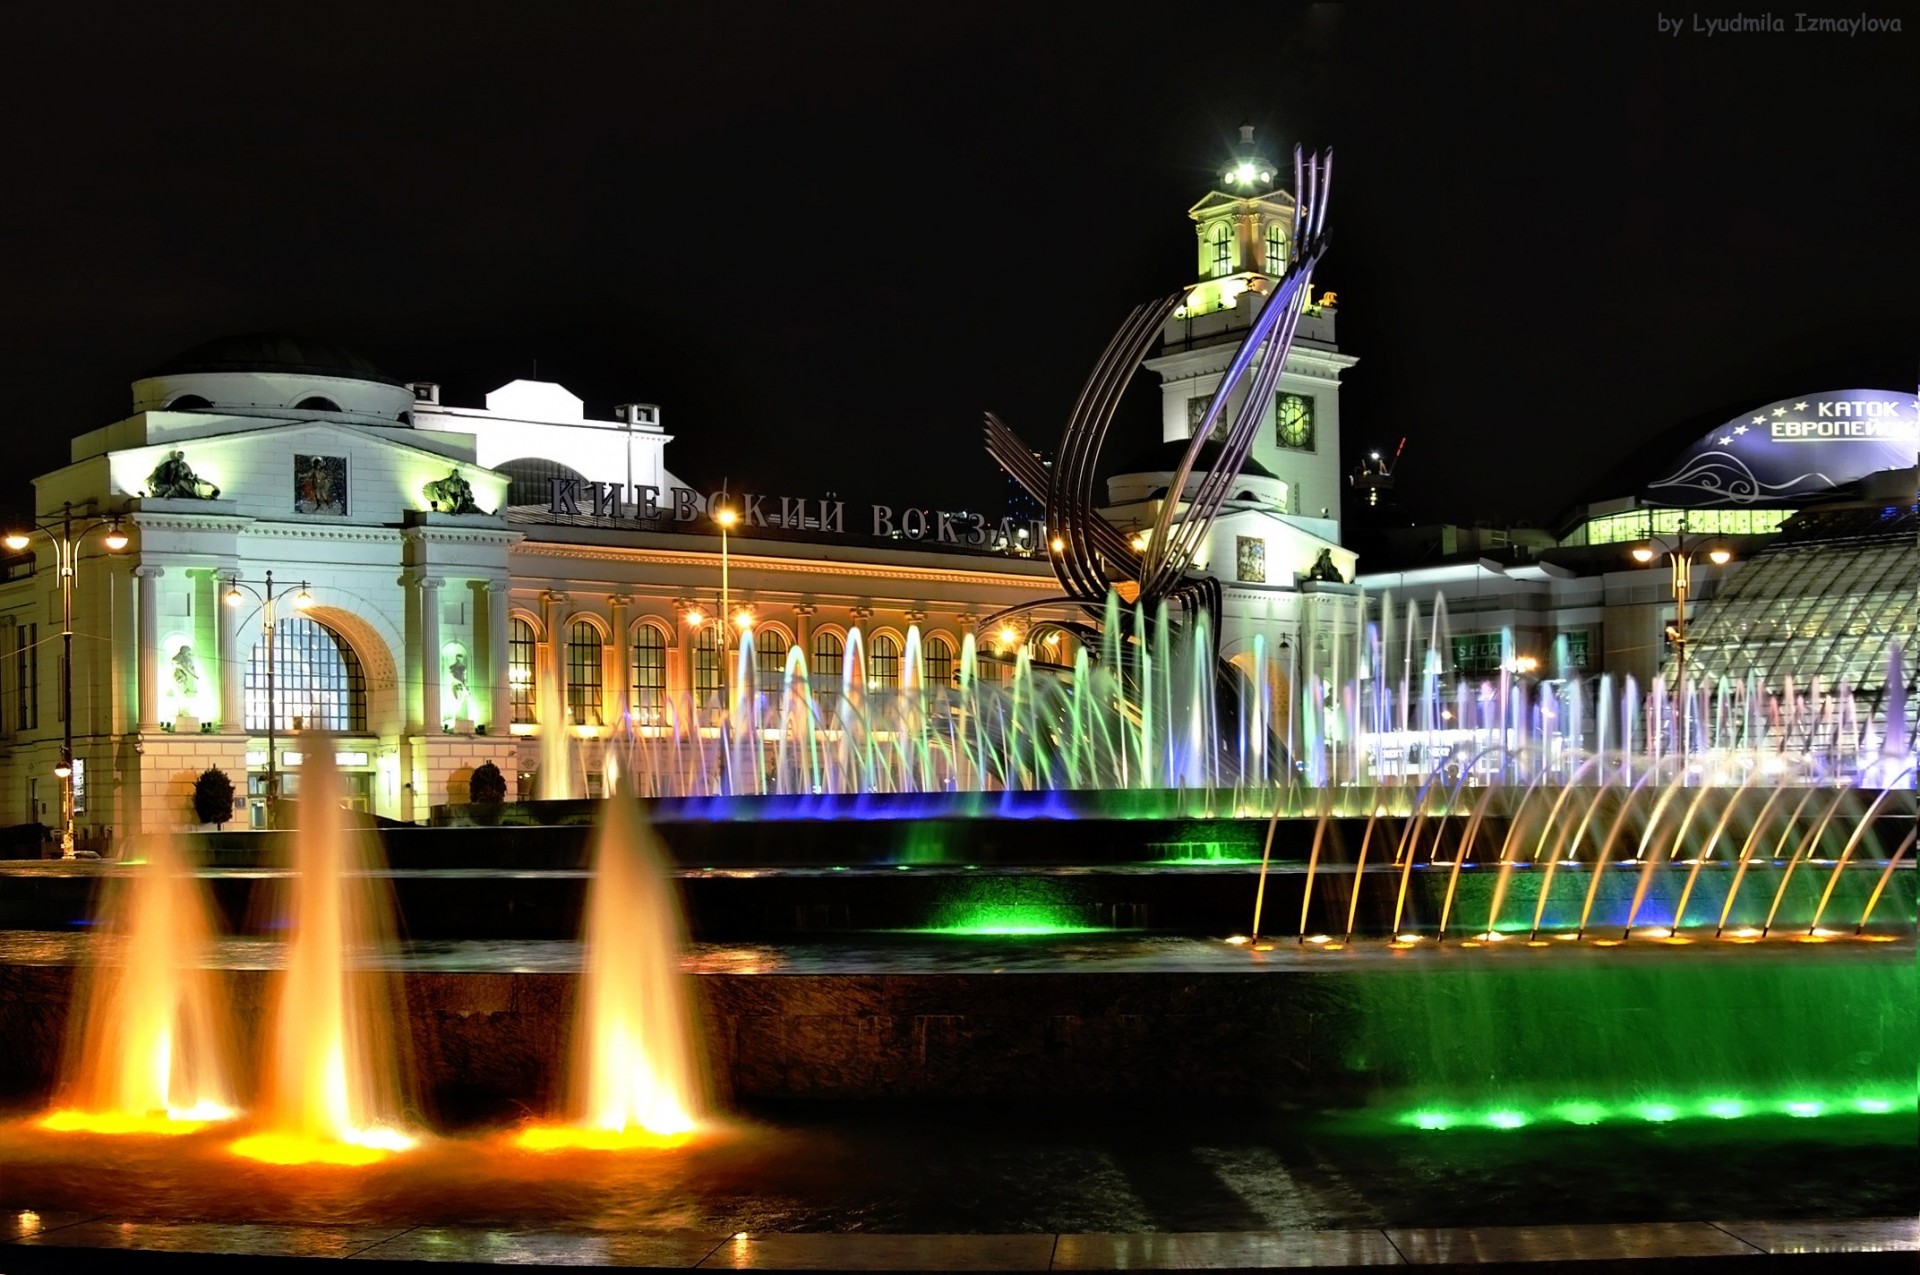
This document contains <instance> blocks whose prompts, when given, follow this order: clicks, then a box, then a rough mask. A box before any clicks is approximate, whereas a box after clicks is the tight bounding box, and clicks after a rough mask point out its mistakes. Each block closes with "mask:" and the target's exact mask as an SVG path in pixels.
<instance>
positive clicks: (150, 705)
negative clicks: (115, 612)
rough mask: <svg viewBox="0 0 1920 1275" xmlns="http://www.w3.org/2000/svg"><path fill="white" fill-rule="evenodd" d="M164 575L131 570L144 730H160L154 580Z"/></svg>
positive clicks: (161, 571)
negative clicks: (134, 596) (138, 626)
mask: <svg viewBox="0 0 1920 1275" xmlns="http://www.w3.org/2000/svg"><path fill="white" fill-rule="evenodd" d="M165 574H166V571H165V570H164V569H163V568H161V567H144V566H143V567H135V568H134V569H133V578H134V579H135V580H136V581H138V583H137V584H136V585H135V586H134V588H135V592H136V594H137V600H136V604H135V610H136V611H137V613H138V615H139V625H140V634H139V638H138V642H139V645H140V729H141V731H143V732H146V733H152V732H155V731H158V730H159V729H160V633H159V629H160V590H159V587H158V586H157V585H155V584H154V581H155V580H158V579H159V578H160V577H161V576H163V575H165Z"/></svg>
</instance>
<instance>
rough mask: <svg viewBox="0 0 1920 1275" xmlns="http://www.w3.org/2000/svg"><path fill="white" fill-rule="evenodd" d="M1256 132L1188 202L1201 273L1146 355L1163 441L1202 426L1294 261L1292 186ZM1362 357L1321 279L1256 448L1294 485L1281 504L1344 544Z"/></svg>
mask: <svg viewBox="0 0 1920 1275" xmlns="http://www.w3.org/2000/svg"><path fill="white" fill-rule="evenodd" d="M1253 132H1254V130H1253V126H1252V125H1251V124H1243V125H1241V127H1240V141H1239V143H1238V144H1237V145H1236V146H1235V147H1234V148H1233V150H1232V152H1231V153H1230V154H1229V155H1228V156H1227V158H1226V161H1225V163H1223V164H1222V166H1221V168H1220V170H1219V171H1220V177H1219V184H1218V185H1217V186H1216V187H1215V188H1214V189H1212V190H1210V191H1208V192H1207V194H1206V196H1205V197H1204V198H1202V199H1201V200H1200V202H1199V203H1197V204H1195V205H1194V206H1193V207H1191V208H1189V209H1188V210H1187V217H1188V218H1189V219H1190V220H1191V221H1192V222H1193V231H1194V239H1195V246H1196V257H1197V262H1196V265H1197V270H1196V274H1197V278H1196V281H1195V282H1194V283H1193V284H1192V285H1190V286H1189V288H1188V289H1187V299H1186V303H1185V304H1184V305H1183V306H1181V308H1180V309H1178V310H1176V311H1175V312H1174V316H1173V318H1172V319H1170V320H1169V321H1168V323H1167V328H1166V332H1165V333H1164V335H1163V338H1162V341H1161V347H1160V353H1159V355H1157V356H1156V357H1154V358H1151V359H1148V360H1147V362H1146V366H1147V367H1148V368H1150V369H1152V371H1153V372H1155V373H1156V374H1157V375H1158V376H1159V377H1160V394H1161V438H1162V440H1163V441H1165V442H1169V443H1171V442H1176V441H1181V440H1185V439H1190V438H1192V437H1193V431H1194V430H1195V429H1197V428H1198V427H1199V424H1200V422H1201V420H1202V419H1203V418H1204V417H1205V416H1206V412H1207V407H1208V404H1209V403H1210V402H1211V400H1212V397H1213V392H1214V390H1215V389H1216V388H1217V387H1218V386H1219V384H1220V377H1221V374H1222V373H1223V372H1225V371H1226V368H1227V363H1228V361H1229V360H1231V359H1232V357H1233V353H1234V350H1235V349H1236V347H1237V346H1238V345H1239V343H1240V340H1241V338H1242V337H1244V336H1245V335H1246V331H1247V328H1248V327H1249V326H1251V325H1252V323H1253V320H1254V319H1255V317H1256V316H1258V314H1259V313H1260V307H1261V306H1262V305H1263V304H1265V303H1266V300H1267V298H1268V297H1269V296H1271V295H1272V291H1273V287H1274V285H1275V284H1276V283H1278V282H1279V280H1280V278H1281V276H1282V275H1284V274H1285V273H1286V270H1287V267H1288V266H1289V265H1291V264H1292V263H1291V261H1290V259H1289V253H1290V251H1291V248H1292V243H1293V217H1294V207H1295V205H1294V196H1293V193H1292V192H1291V191H1289V190H1287V189H1286V187H1285V185H1284V184H1283V182H1282V171H1281V168H1280V165H1279V164H1277V163H1276V162H1274V159H1273V158H1272V157H1271V156H1269V155H1268V154H1266V153H1265V151H1264V149H1263V148H1262V147H1261V145H1260V143H1259V142H1257V141H1256V140H1255V139H1254V135H1253ZM1289 171H1290V170H1289ZM1355 362H1357V360H1356V359H1354V358H1353V357H1351V356H1350V355H1345V354H1342V353H1340V347H1339V345H1338V344H1337V343H1336V342H1335V340H1334V297H1333V294H1332V293H1331V292H1328V291H1326V290H1325V288H1324V287H1322V286H1320V284H1319V282H1318V281H1316V286H1315V288H1314V291H1313V295H1312V297H1311V299H1310V304H1309V305H1308V307H1307V310H1306V313H1305V314H1303V315H1302V316H1301V318H1300V326H1299V329H1298V331H1297V332H1296V334H1295V336H1294V342H1293V348H1292V350H1290V351H1289V352H1288V355H1287V365H1286V369H1285V370H1284V371H1283V372H1282V373H1281V376H1280V381H1279V385H1278V387H1277V389H1276V391H1275V394H1274V401H1273V402H1272V403H1269V404H1266V405H1265V406H1264V408H1263V411H1264V419H1263V420H1262V422H1261V425H1260V430H1259V433H1258V434H1257V435H1256V436H1255V438H1254V443H1253V450H1252V451H1251V452H1250V453H1249V454H1248V461H1249V468H1250V469H1251V468H1254V467H1256V466H1257V467H1259V468H1261V469H1264V470H1266V471H1268V472H1270V473H1271V474H1272V475H1274V476H1275V477H1278V478H1279V479H1281V480H1282V481H1283V482H1284V483H1285V484H1286V491H1285V496H1284V508H1282V509H1279V510H1277V511H1276V512H1278V513H1280V514H1282V515H1284V516H1285V517H1286V518H1287V519H1288V521H1290V522H1294V523H1296V524H1297V525H1299V526H1300V528H1301V529H1302V530H1305V531H1308V532H1310V533H1312V534H1313V535H1315V536H1318V537H1320V538H1322V539H1324V540H1329V541H1332V542H1334V543H1336V544H1337V543H1339V540H1340V497H1341V492H1342V490H1343V484H1342V480H1341V469H1340V374H1341V373H1342V372H1344V371H1346V369H1348V368H1350V367H1352V366H1353V365H1354V363H1355ZM1252 382H1253V377H1252V376H1248V377H1246V378H1244V379H1243V380H1242V382H1241V388H1240V389H1239V390H1238V391H1236V396H1235V398H1234V400H1233V401H1232V402H1230V403H1229V404H1228V405H1227V411H1226V412H1224V413H1222V415H1221V417H1220V421H1221V427H1223V428H1224V425H1225V422H1227V421H1228V420H1231V419H1232V416H1233V414H1234V413H1235V412H1237V411H1238V410H1239V409H1240V406H1241V404H1242V402H1243V401H1244V400H1243V399H1242V398H1241V397H1240V396H1242V395H1245V394H1246V393H1248V392H1249V387H1250V386H1251V385H1252Z"/></svg>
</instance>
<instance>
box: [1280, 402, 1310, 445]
mask: <svg viewBox="0 0 1920 1275" xmlns="http://www.w3.org/2000/svg"><path fill="white" fill-rule="evenodd" d="M1274 420H1275V423H1276V432H1277V433H1278V435H1279V439H1280V445H1281V446H1282V447H1292V448H1294V449H1296V450H1302V451H1311V450H1312V449H1313V400H1312V399H1310V398H1308V397H1306V396H1305V395H1303V394H1282V395H1280V396H1279V397H1278V398H1277V399H1275V400H1274Z"/></svg>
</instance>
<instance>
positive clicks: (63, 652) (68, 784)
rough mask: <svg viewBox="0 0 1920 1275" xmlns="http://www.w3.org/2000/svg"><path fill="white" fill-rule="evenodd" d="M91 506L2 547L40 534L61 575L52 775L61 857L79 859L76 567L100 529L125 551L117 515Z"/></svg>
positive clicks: (23, 544)
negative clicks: (57, 732)
mask: <svg viewBox="0 0 1920 1275" xmlns="http://www.w3.org/2000/svg"><path fill="white" fill-rule="evenodd" d="M92 508H93V502H92V501H87V502H84V503H83V505H82V506H81V515H82V517H81V520H80V522H79V524H78V525H77V526H76V525H75V522H74V507H73V503H72V502H71V501H68V502H65V503H63V504H62V505H61V506H60V513H59V516H58V517H48V518H42V519H38V520H36V521H35V522H34V524H33V526H32V528H31V529H30V530H26V531H10V532H8V533H7V535H6V537H5V539H4V541H0V543H4V544H5V545H6V546H7V548H9V549H11V550H13V551H15V552H16V553H17V552H19V551H21V550H23V549H25V548H27V547H28V546H29V545H31V544H32V543H33V538H34V536H36V535H42V536H45V537H46V538H47V540H48V541H49V542H50V543H51V544H52V545H53V555H54V562H55V564H56V565H57V566H58V567H59V570H60V728H61V736H60V762H59V764H58V765H56V766H55V767H54V768H53V773H54V775H55V777H56V778H58V779H59V780H60V857H61V858H62V859H73V858H77V857H78V855H77V853H76V852H75V850H74V843H73V816H74V760H73V586H74V580H75V568H76V567H77V566H78V565H79V561H80V545H81V542H82V541H84V540H85V539H86V538H87V537H88V536H89V535H91V534H93V533H94V532H96V531H99V530H100V529H102V528H105V529H106V533H107V534H106V535H105V536H104V537H102V543H103V544H105V545H106V547H107V550H108V552H110V553H118V552H120V551H121V550H122V549H124V548H126V547H127V533H126V532H124V531H122V530H121V529H120V518H119V516H118V515H117V514H116V515H109V516H106V517H94V516H93V514H92Z"/></svg>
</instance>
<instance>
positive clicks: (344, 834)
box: [233, 738, 413, 1164]
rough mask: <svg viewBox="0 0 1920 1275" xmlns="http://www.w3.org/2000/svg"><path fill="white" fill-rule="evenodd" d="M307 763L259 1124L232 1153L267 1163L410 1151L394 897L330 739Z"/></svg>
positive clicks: (318, 743) (319, 741)
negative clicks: (345, 800) (344, 791)
mask: <svg viewBox="0 0 1920 1275" xmlns="http://www.w3.org/2000/svg"><path fill="white" fill-rule="evenodd" d="M312 743H313V744H314V745H315V746H314V747H310V748H308V749H307V750H306V751H305V759H304V764H303V765H302V766H301V769H300V790H299V798H300V800H299V816H298V817H299V827H298V831H297V832H295V833H294V834H293V836H292V869H293V872H292V875H291V876H290V877H289V878H288V880H287V890H288V896H289V897H288V898H287V900H286V911H285V914H284V925H285V927H286V930H287V945H286V966H285V968H284V969H283V970H281V971H279V972H278V974H277V976H276V977H275V979H274V981H273V984H272V989H271V992H270V999H269V1005H268V1007H267V1024H268V1026H267V1031H266V1037H265V1041H264V1043H263V1048H262V1060H261V1066H260V1093H259V1098H258V1100H257V1102H256V1105H255V1107H254V1110H253V1113H252V1124H253V1125H254V1127H255V1132H253V1133H251V1134H249V1135H248V1136H246V1137H244V1138H241V1139H240V1140H239V1141H238V1142H236V1143H234V1146H233V1149H234V1151H235V1152H236V1153H237V1154H240V1155H243V1156H247V1157H249V1158H252V1159H258V1160H266V1161H269V1162H272V1163H279V1164H289V1163H306V1162H316V1161H317V1162H326V1163H342V1164H365V1163H371V1162H372V1161H374V1160H377V1159H379V1158H380V1157H381V1156H383V1155H385V1154H387V1153H389V1152H393V1151H400V1150H405V1149H406V1148H407V1147H409V1146H411V1145H412V1143H413V1139H412V1138H411V1137H410V1136H409V1135H408V1134H407V1133H405V1132H404V1131H403V1130H404V1128H405V1126H406V1125H407V1123H408V1120H407V1115H406V1112H407V1102H406V1099H405V1094H406V1086H405V1082H404V1079H403V1077H404V1075H405V1071H404V1069H403V1053H404V1045H405V1038H404V1036H403V1035H402V1034H401V1032H400V1031H398V1030H397V1027H398V1025H399V1024H400V1023H402V1022H404V1021H405V1020H404V1018H403V1017H402V1016H401V1015H400V1013H399V1011H400V1009H401V1007H402V1005H403V1004H404V1002H403V1000H402V995H401V991H400V989H399V987H398V979H397V977H396V976H395V975H394V974H393V973H392V972H391V966H390V964H389V962H390V959H391V952H392V949H393V946H394V920H393V903H392V899H391V897H390V895H389V893H388V886H387V884H386V882H385V881H384V880H383V879H382V878H381V877H379V876H378V875H376V873H377V872H378V871H379V869H380V867H381V866H382V863H381V852H380V850H379V847H378V844H377V842H375V840H374V839H373V836H372V833H371V830H370V829H366V828H362V827H360V826H358V825H357V824H356V822H355V820H354V817H353V816H352V815H351V814H350V813H349V812H348V811H347V810H346V809H345V808H344V807H343V806H342V805H341V801H340V780H339V773H338V771H337V769H336V768H335V766H334V762H333V752H332V747H331V743H330V741H329V740H327V739H325V738H315V739H314V740H313V741H312Z"/></svg>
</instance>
